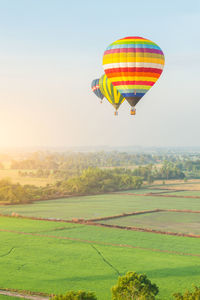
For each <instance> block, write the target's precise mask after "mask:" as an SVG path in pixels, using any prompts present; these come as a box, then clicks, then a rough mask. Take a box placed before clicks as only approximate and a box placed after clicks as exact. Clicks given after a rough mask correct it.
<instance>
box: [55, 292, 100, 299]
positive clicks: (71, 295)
mask: <svg viewBox="0 0 200 300" xmlns="http://www.w3.org/2000/svg"><path fill="white" fill-rule="evenodd" d="M51 299H52V300H97V297H96V296H95V294H94V293H93V292H85V291H78V292H74V291H70V292H68V293H67V294H65V295H57V296H53V297H51Z"/></svg>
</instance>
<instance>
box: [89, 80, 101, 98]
mask: <svg viewBox="0 0 200 300" xmlns="http://www.w3.org/2000/svg"><path fill="white" fill-rule="evenodd" d="M91 88H92V91H93V92H94V93H95V95H96V96H97V97H99V98H100V99H103V98H104V95H103V94H102V93H101V91H100V88H99V79H94V80H93V81H92V83H91Z"/></svg>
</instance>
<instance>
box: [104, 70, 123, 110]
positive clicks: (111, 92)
mask: <svg viewBox="0 0 200 300" xmlns="http://www.w3.org/2000/svg"><path fill="white" fill-rule="evenodd" d="M99 87H100V90H101V92H102V94H103V95H104V96H105V97H106V99H107V100H108V101H109V102H110V103H111V104H112V105H113V106H114V108H115V110H116V111H115V115H117V114H118V113H117V110H118V108H119V107H120V105H121V104H122V102H124V100H125V98H124V97H123V96H122V95H121V94H120V93H119V92H118V90H117V89H116V88H115V87H114V86H113V84H112V82H111V81H110V80H109V79H108V77H107V76H106V75H105V74H104V75H102V76H101V78H100V79H99Z"/></svg>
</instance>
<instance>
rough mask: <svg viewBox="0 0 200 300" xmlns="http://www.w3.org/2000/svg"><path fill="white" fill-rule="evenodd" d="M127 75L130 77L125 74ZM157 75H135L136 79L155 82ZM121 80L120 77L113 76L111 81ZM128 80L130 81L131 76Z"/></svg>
mask: <svg viewBox="0 0 200 300" xmlns="http://www.w3.org/2000/svg"><path fill="white" fill-rule="evenodd" d="M127 77H130V76H126V78H127ZM157 79H158V78H157V77H142V76H137V80H138V81H151V82H156V81H157ZM121 80H122V77H113V81H114V82H116V81H121ZM130 81H132V77H131V79H130Z"/></svg>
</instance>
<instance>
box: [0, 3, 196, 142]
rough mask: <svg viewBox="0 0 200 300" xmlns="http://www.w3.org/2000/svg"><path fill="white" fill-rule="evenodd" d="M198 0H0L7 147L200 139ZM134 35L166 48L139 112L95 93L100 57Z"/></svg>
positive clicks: (1, 117)
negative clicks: (161, 66) (133, 112)
mask: <svg viewBox="0 0 200 300" xmlns="http://www.w3.org/2000/svg"><path fill="white" fill-rule="evenodd" d="M199 3H200V2H199V1H194V0H191V1H178V0H174V1H161V0H160V1H154V0H152V1H148V0H144V1H134V0H132V1H117V0H116V1H112V0H111V1H109V0H107V1H104V0H101V1H81V0H79V1H72V0H71V1H68V0H65V1H64V0H63V1H61V0H54V1H52V0H48V1H47V0H17V1H16V0H0V105H1V110H0V146H76V145H111V146H113V145H143V146H145V145H147V146H171V145H172V146H182V145H184V146H190V145H192V146H193V145H198V146H200V139H198V136H199V128H200V116H199V115H200V99H199V89H198V88H199V78H200V76H199V69H200V38H199V32H200V4H199ZM130 35H133V36H134V35H137V36H143V37H146V38H149V39H151V40H153V41H154V42H156V43H157V44H158V45H159V46H160V47H161V48H162V50H163V51H164V53H165V56H166V66H165V69H164V72H163V75H162V77H161V78H160V79H159V81H158V82H157V84H156V85H155V86H154V87H153V88H152V90H151V91H150V92H148V94H147V95H146V96H145V97H144V98H143V100H141V102H140V103H139V104H138V107H137V116H136V117H135V118H133V117H131V116H130V115H129V106H128V104H126V103H124V104H123V105H122V107H121V109H120V110H119V116H118V117H117V118H116V117H114V116H113V111H114V110H113V108H112V106H111V105H110V104H109V103H106V102H105V101H104V102H105V103H104V104H102V105H100V104H99V103H98V99H97V98H96V97H95V95H93V94H92V92H91V90H90V83H91V81H92V79H94V78H97V77H100V76H101V75H102V73H103V68H102V55H103V52H104V50H105V49H106V47H107V46H108V45H109V44H110V43H111V42H113V41H115V40H116V39H118V38H123V37H125V36H130Z"/></svg>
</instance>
